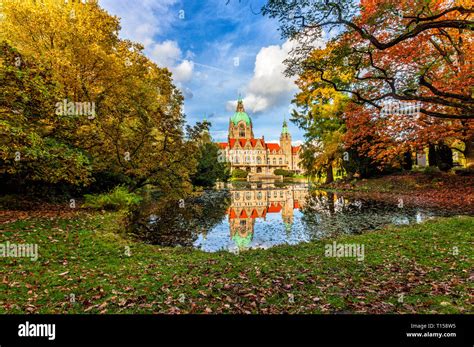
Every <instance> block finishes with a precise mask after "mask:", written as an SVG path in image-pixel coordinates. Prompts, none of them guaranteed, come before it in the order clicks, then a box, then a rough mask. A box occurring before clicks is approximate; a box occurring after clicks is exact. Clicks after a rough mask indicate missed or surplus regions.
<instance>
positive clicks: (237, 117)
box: [230, 112, 251, 125]
mask: <svg viewBox="0 0 474 347" xmlns="http://www.w3.org/2000/svg"><path fill="white" fill-rule="evenodd" d="M230 120H231V121H232V123H234V124H235V125H237V124H238V123H239V122H240V121H244V122H245V123H246V124H247V125H250V123H251V120H250V117H249V115H248V114H247V113H246V112H235V113H234V115H233V116H232V117H231V118H230Z"/></svg>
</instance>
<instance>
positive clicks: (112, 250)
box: [0, 212, 474, 313]
mask: <svg viewBox="0 0 474 347" xmlns="http://www.w3.org/2000/svg"><path fill="white" fill-rule="evenodd" d="M120 219H121V213H120V212H117V213H106V214H98V213H95V214H92V215H86V214H81V215H78V216H76V217H74V218H73V219H54V218H53V219H48V218H43V219H29V220H23V221H15V222H12V223H8V224H3V225H2V226H1V227H2V229H3V231H2V232H1V234H0V243H3V242H6V241H9V242H10V243H37V244H38V245H39V253H40V256H39V259H38V260H37V261H36V262H34V261H31V260H30V259H27V258H0V263H1V264H0V266H1V269H2V271H1V276H0V313H26V312H31V313H83V312H87V313H99V312H102V313H157V312H164V313H168V312H169V313H171V312H181V313H188V312H192V313H205V312H212V313H220V312H224V313H227V312H231V313H285V312H289V313H332V312H355V313H362V312H369V313H395V312H400V313H435V312H436V313H468V312H470V313H472V306H471V305H470V303H469V295H470V294H471V295H472V293H473V288H472V284H469V279H468V278H469V275H470V272H471V271H472V268H473V261H472V260H473V259H472V258H473V257H472V256H473V251H472V249H473V247H472V241H473V238H472V231H473V229H474V218H473V217H455V218H448V219H439V220H434V221H429V222H426V223H424V224H419V225H414V226H406V227H400V228H395V227H390V228H387V229H385V230H382V231H378V232H373V233H367V234H364V235H354V236H345V237H341V238H338V239H337V242H338V243H358V244H363V245H364V247H365V260H364V261H362V262H359V261H357V260H356V259H355V258H331V257H325V256H324V245H325V244H326V243H332V241H333V240H332V239H331V240H328V241H327V242H326V241H324V240H323V241H318V242H312V243H306V244H300V245H297V246H279V247H274V248H271V249H269V250H252V251H247V252H242V253H241V254H239V255H234V254H231V253H227V252H219V253H213V254H211V253H204V252H201V251H197V250H192V249H188V248H166V247H159V246H153V245H147V244H143V243H138V242H133V241H131V240H129V239H127V238H125V237H124V235H123V234H122V233H121V231H120V230H121V229H122V227H121V225H120V223H118V222H117V221H119V220H120ZM127 246H128V247H130V252H131V255H130V256H127V255H126V254H125V253H126V252H125V250H126V247H127ZM453 247H457V249H458V254H457V255H455V254H453ZM72 294H73V295H74V297H75V302H71V297H72ZM401 294H403V302H399V298H400V297H401ZM292 295H293V298H294V300H291V297H292Z"/></svg>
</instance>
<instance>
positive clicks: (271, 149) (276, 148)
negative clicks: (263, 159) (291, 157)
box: [267, 143, 280, 151]
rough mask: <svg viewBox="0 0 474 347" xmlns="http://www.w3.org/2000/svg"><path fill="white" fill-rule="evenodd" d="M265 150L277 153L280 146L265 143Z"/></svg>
mask: <svg viewBox="0 0 474 347" xmlns="http://www.w3.org/2000/svg"><path fill="white" fill-rule="evenodd" d="M267 148H268V149H269V150H270V151H279V150H280V145H279V144H278V143H267Z"/></svg>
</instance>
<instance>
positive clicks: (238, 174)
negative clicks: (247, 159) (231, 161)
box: [232, 169, 248, 178]
mask: <svg viewBox="0 0 474 347" xmlns="http://www.w3.org/2000/svg"><path fill="white" fill-rule="evenodd" d="M247 175H248V172H247V171H245V170H242V169H234V170H233V171H232V177H233V178H247Z"/></svg>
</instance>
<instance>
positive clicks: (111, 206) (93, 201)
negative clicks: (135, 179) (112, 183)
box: [83, 186, 142, 211]
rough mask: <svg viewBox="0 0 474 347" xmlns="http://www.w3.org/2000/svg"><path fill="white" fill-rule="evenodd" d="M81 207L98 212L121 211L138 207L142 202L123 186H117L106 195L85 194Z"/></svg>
mask: <svg viewBox="0 0 474 347" xmlns="http://www.w3.org/2000/svg"><path fill="white" fill-rule="evenodd" d="M84 198H85V203H84V205H83V207H89V208H94V209H98V210H115V211H117V210H122V209H126V208H128V207H130V206H132V205H138V204H139V203H140V201H141V200H142V199H141V197H139V196H138V195H137V194H134V193H130V192H129V191H128V189H127V188H125V187H124V186H117V187H115V188H114V189H113V190H112V191H110V192H109V193H106V194H96V195H94V194H85V195H84Z"/></svg>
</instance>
